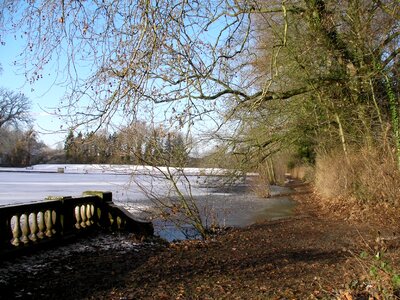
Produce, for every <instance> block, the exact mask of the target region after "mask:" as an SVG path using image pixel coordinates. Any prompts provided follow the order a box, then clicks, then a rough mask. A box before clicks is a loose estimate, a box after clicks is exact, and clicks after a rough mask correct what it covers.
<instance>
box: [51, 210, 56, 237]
mask: <svg viewBox="0 0 400 300" xmlns="http://www.w3.org/2000/svg"><path fill="white" fill-rule="evenodd" d="M51 221H52V224H53V226H52V229H51V230H52V232H53V234H56V222H57V212H56V211H55V210H53V211H52V212H51Z"/></svg>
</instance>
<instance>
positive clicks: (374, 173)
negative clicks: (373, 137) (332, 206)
mask: <svg viewBox="0 0 400 300" xmlns="http://www.w3.org/2000/svg"><path fill="white" fill-rule="evenodd" d="M314 183H315V189H316V191H317V192H318V193H319V194H320V195H322V196H323V197H324V198H329V199H333V198H336V199H338V198H344V197H351V198H353V199H354V200H357V201H360V202H362V203H370V204H377V203H382V202H386V203H389V204H393V205H399V204H400V172H399V171H398V169H397V163H396V161H395V160H394V159H393V155H392V153H390V152H387V151H383V150H379V149H371V148H362V149H358V150H350V151H349V156H348V159H346V158H345V157H344V155H343V152H341V151H334V152H331V153H330V154H323V155H321V154H320V155H318V156H317V160H316V167H315V179H314Z"/></svg>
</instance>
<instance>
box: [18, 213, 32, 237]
mask: <svg viewBox="0 0 400 300" xmlns="http://www.w3.org/2000/svg"><path fill="white" fill-rule="evenodd" d="M19 225H20V227H21V233H22V235H21V242H23V243H24V244H28V243H29V238H28V234H29V232H30V230H29V222H28V216H27V215H26V214H22V215H21V216H20V218H19Z"/></svg>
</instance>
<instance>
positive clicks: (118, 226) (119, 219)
mask: <svg viewBox="0 0 400 300" xmlns="http://www.w3.org/2000/svg"><path fill="white" fill-rule="evenodd" d="M121 225H122V219H121V217H120V216H117V228H118V229H121V228H122V226H121Z"/></svg>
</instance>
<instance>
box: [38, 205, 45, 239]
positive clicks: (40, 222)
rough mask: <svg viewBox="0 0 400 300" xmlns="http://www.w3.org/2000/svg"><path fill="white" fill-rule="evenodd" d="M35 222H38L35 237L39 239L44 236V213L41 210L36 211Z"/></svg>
mask: <svg viewBox="0 0 400 300" xmlns="http://www.w3.org/2000/svg"><path fill="white" fill-rule="evenodd" d="M37 224H38V229H39V231H38V233H37V237H38V238H39V239H42V238H44V229H45V223H44V213H43V212H42V211H39V212H38V213H37Z"/></svg>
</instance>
